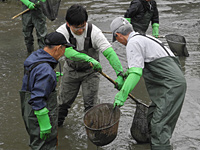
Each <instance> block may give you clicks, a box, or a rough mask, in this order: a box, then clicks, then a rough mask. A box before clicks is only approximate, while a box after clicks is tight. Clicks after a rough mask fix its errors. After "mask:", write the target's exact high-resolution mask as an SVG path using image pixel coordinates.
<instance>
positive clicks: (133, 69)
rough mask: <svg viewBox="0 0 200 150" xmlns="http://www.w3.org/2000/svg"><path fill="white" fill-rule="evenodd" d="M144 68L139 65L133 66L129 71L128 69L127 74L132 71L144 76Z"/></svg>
mask: <svg viewBox="0 0 200 150" xmlns="http://www.w3.org/2000/svg"><path fill="white" fill-rule="evenodd" d="M142 72H143V70H142V68H139V67H131V68H129V69H128V70H127V71H126V73H125V74H126V76H128V75H129V74H131V73H135V74H138V75H139V76H142Z"/></svg>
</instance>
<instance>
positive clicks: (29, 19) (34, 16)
mask: <svg viewBox="0 0 200 150" xmlns="http://www.w3.org/2000/svg"><path fill="white" fill-rule="evenodd" d="M45 1H46V0H21V2H22V3H23V10H26V9H30V10H29V11H27V12H26V13H24V14H23V15H22V26H23V29H22V31H23V35H24V41H25V45H26V49H27V52H28V55H30V54H31V53H32V52H33V51H34V37H33V29H34V28H35V31H36V35H37V41H38V45H39V48H44V45H45V44H44V37H45V36H46V34H47V27H46V16H45V15H44V14H43V12H42V8H41V6H40V3H42V2H45Z"/></svg>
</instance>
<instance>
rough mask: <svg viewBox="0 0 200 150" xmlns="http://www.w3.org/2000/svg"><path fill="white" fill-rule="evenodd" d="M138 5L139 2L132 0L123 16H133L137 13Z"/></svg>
mask: <svg viewBox="0 0 200 150" xmlns="http://www.w3.org/2000/svg"><path fill="white" fill-rule="evenodd" d="M139 5H141V3H140V2H137V1H132V2H131V4H130V6H129V8H128V9H127V11H126V13H125V14H124V18H133V17H134V16H135V15H136V14H137V11H138V8H139Z"/></svg>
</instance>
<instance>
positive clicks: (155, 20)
mask: <svg viewBox="0 0 200 150" xmlns="http://www.w3.org/2000/svg"><path fill="white" fill-rule="evenodd" d="M153 9H154V11H153V17H152V19H151V23H152V35H153V36H154V37H158V36H159V13H158V8H157V4H156V2H155V1H153Z"/></svg>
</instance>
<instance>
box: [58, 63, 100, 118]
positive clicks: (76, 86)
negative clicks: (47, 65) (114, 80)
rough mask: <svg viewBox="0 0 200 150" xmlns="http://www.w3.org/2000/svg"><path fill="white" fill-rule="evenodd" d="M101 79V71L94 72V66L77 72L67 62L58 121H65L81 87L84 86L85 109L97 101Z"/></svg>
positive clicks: (62, 80) (62, 81)
mask: <svg viewBox="0 0 200 150" xmlns="http://www.w3.org/2000/svg"><path fill="white" fill-rule="evenodd" d="M99 79H100V78H99V73H97V72H94V71H93V69H92V68H91V69H87V70H86V71H84V72H77V71H75V70H74V69H72V68H71V67H69V66H68V65H67V63H66V62H65V64H64V67H63V76H62V79H61V86H60V92H59V96H58V103H59V117H58V121H64V119H65V117H66V116H67V113H68V109H69V108H70V107H71V105H72V104H73V102H74V101H75V99H76V97H77V95H78V92H79V90H80V87H82V96H83V101H84V107H85V111H87V110H88V109H90V108H91V107H93V106H94V105H95V104H96V103H97V100H98V90H99Z"/></svg>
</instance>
